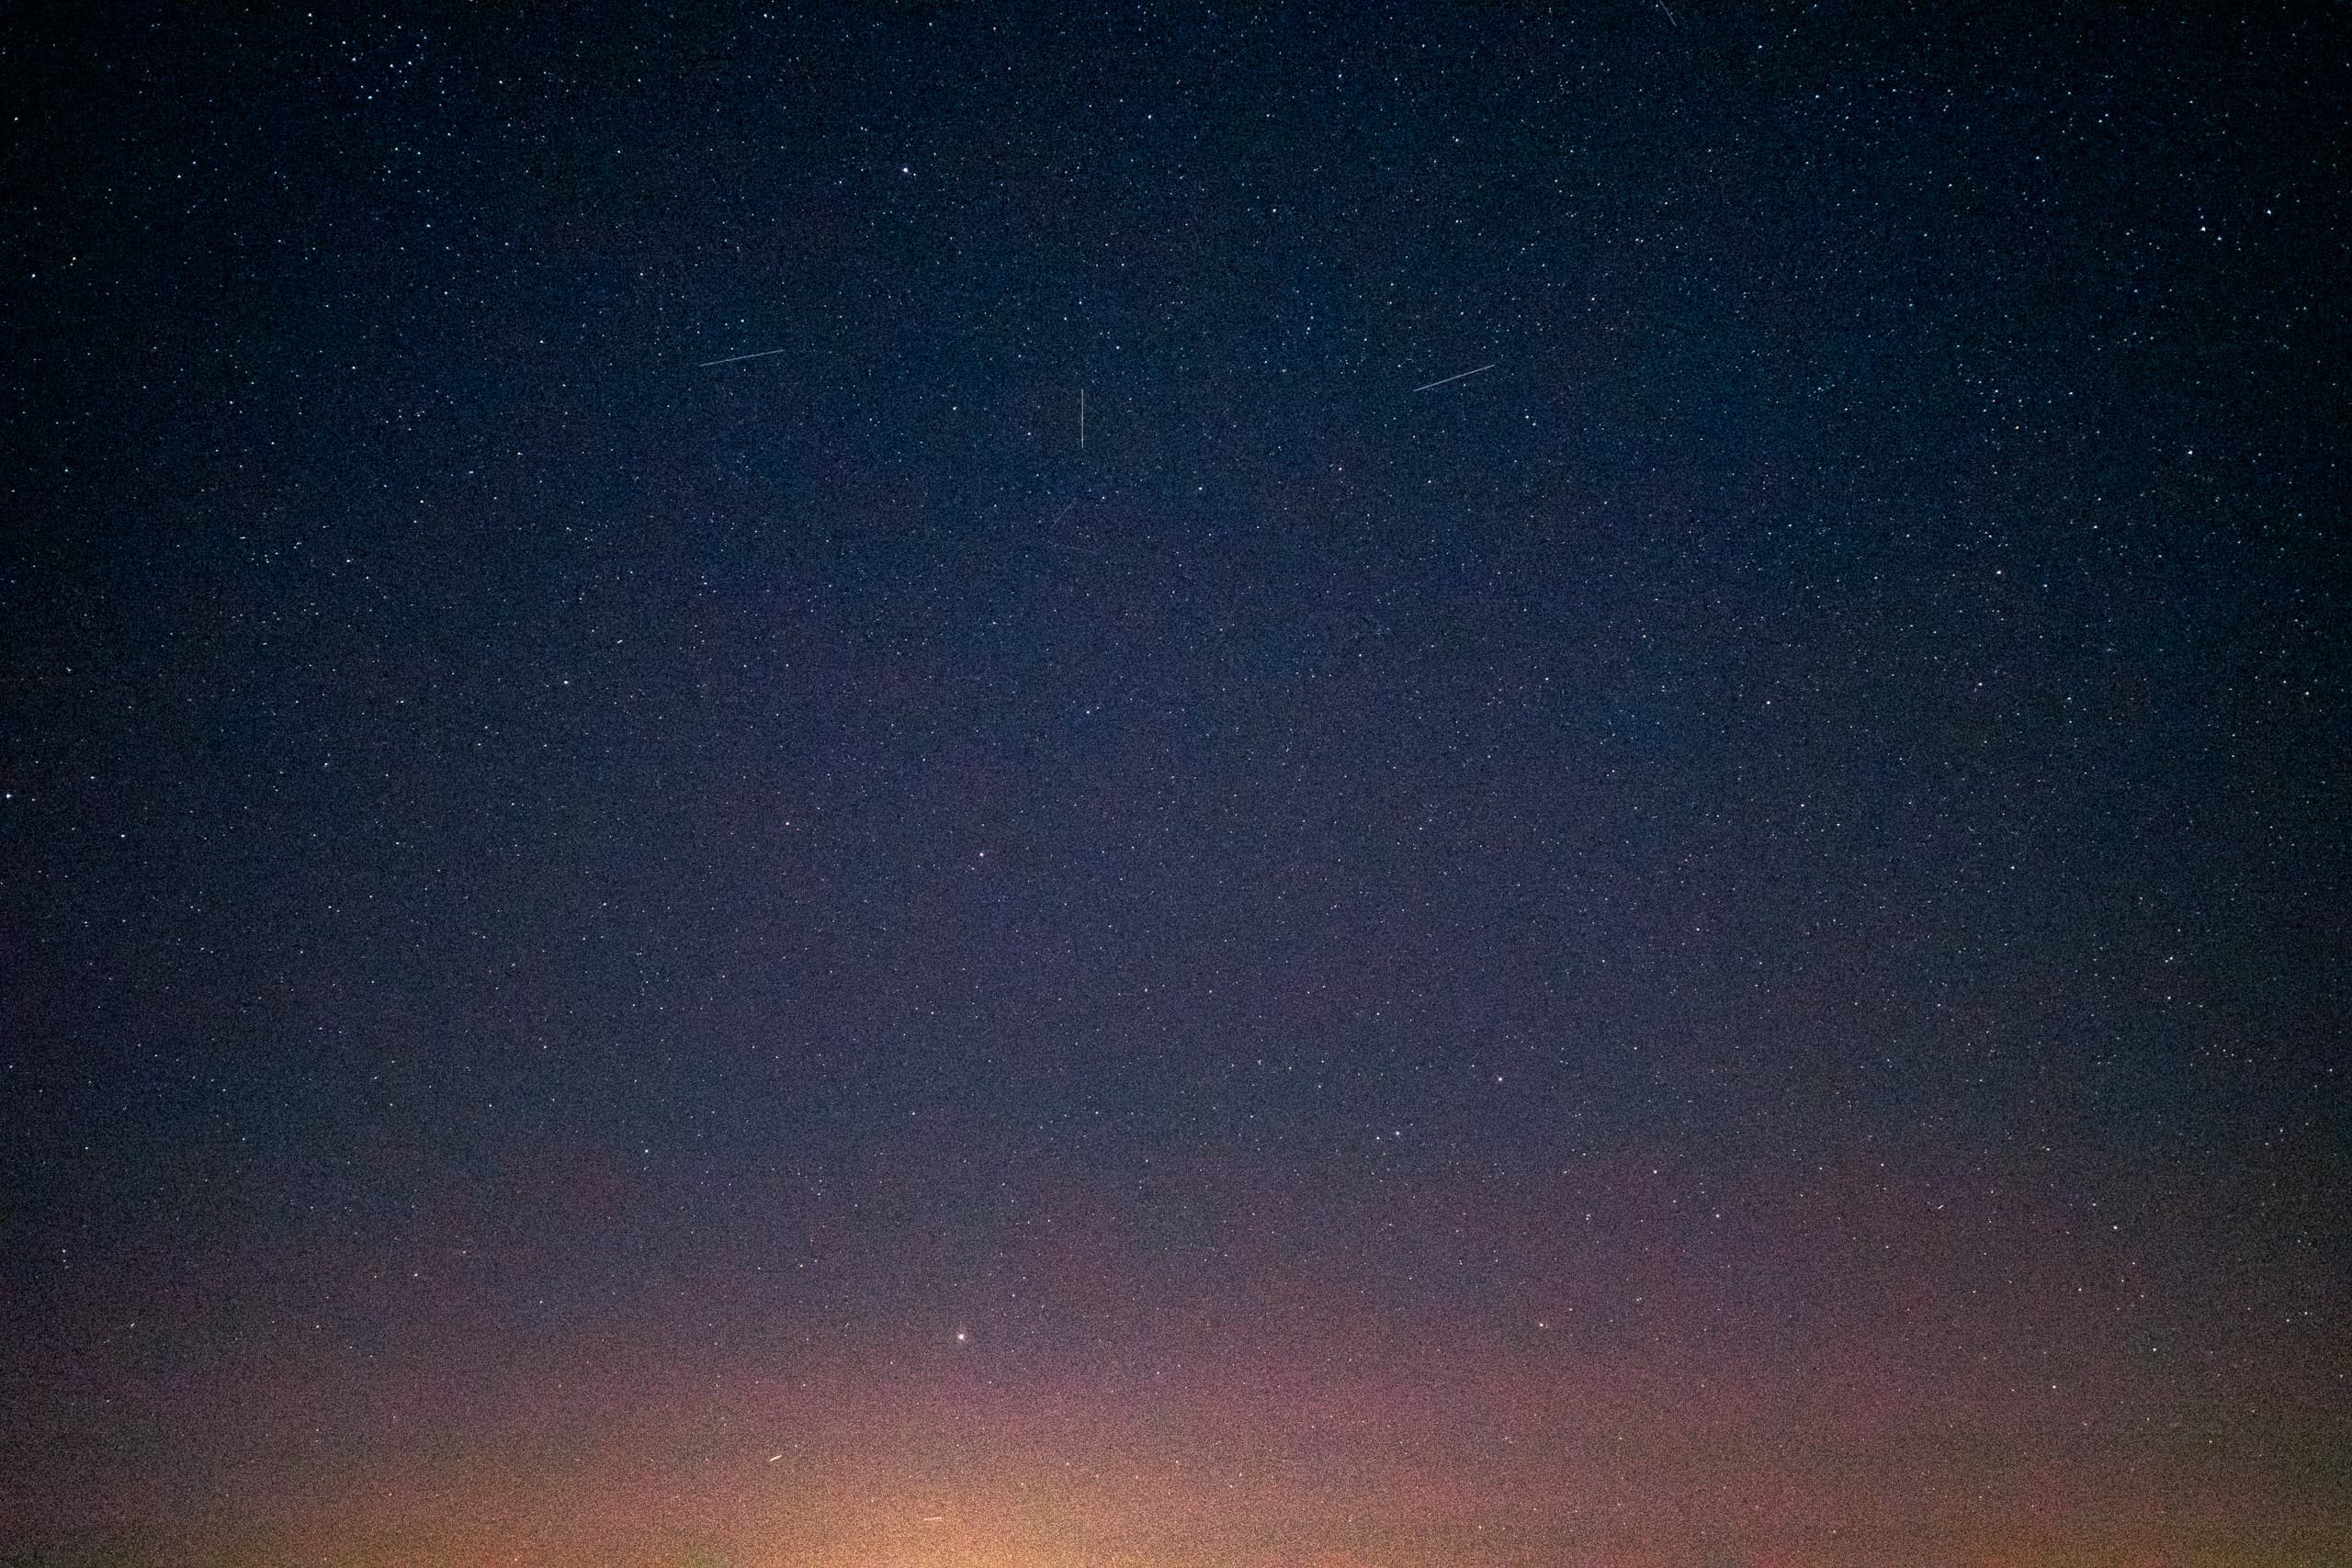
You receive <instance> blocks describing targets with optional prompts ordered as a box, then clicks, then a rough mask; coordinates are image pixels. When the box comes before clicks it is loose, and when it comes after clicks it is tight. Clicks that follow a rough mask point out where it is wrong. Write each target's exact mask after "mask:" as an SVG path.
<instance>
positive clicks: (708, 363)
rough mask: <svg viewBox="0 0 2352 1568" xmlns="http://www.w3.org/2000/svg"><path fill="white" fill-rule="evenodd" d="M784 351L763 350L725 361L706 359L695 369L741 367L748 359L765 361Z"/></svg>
mask: <svg viewBox="0 0 2352 1568" xmlns="http://www.w3.org/2000/svg"><path fill="white" fill-rule="evenodd" d="M783 352H784V350H783V349H780V348H763V349H762V350H760V352H759V353H757V354H730V355H728V356H727V357H726V358H724V359H706V360H704V361H703V362H702V363H701V364H700V365H697V366H695V369H697V370H707V369H709V368H710V367H712V366H714V365H741V363H742V362H743V361H745V360H746V359H765V358H766V357H767V356H768V355H771V354H782V353H783Z"/></svg>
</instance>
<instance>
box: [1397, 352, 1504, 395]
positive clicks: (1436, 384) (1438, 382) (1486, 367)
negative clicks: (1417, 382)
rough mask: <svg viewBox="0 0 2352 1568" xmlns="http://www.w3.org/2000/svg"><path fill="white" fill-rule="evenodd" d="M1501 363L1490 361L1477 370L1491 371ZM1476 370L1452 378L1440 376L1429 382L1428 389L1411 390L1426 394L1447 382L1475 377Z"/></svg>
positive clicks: (1463, 372) (1499, 361)
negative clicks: (1465, 377) (1431, 388)
mask: <svg viewBox="0 0 2352 1568" xmlns="http://www.w3.org/2000/svg"><path fill="white" fill-rule="evenodd" d="M1501 363H1502V361H1501V360H1499V359H1498V360H1494V361H1492V362H1490V363H1488V364H1486V365H1481V366H1480V367H1478V370H1492V369H1493V368H1494V367H1496V366H1497V365H1499V364H1501ZM1478 370H1464V371H1462V372H1461V373H1460V374H1459V375H1453V376H1441V377H1439V378H1437V379H1436V380H1434V381H1431V382H1430V384H1429V387H1416V388H1414V389H1413V390H1415V391H1417V392H1426V391H1428V390H1429V389H1430V387H1442V386H1444V385H1445V384H1446V383H1447V382H1448V381H1459V380H1461V379H1462V378H1463V377H1464V376H1476V374H1478Z"/></svg>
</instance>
